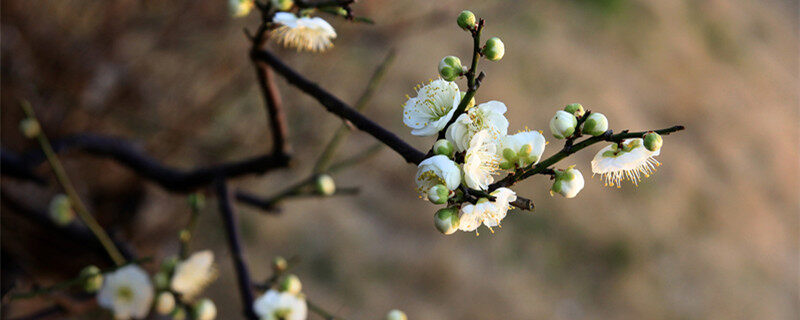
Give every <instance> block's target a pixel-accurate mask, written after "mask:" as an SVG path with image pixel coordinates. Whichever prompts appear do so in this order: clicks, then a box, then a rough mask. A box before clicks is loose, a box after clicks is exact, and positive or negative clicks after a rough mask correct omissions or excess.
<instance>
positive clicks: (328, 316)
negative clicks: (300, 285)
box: [306, 298, 344, 320]
mask: <svg viewBox="0 0 800 320" xmlns="http://www.w3.org/2000/svg"><path fill="white" fill-rule="evenodd" d="M306 304H307V305H308V310H311V312H313V313H316V314H318V315H319V316H320V317H323V318H325V320H344V318H342V317H337V316H336V315H334V314H333V313H331V312H328V311H327V310H325V309H323V308H322V307H320V306H319V305H317V304H316V303H314V302H311V300H308V298H306Z"/></svg>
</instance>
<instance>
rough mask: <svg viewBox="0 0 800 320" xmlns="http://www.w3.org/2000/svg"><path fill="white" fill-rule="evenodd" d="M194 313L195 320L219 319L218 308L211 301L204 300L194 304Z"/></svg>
mask: <svg viewBox="0 0 800 320" xmlns="http://www.w3.org/2000/svg"><path fill="white" fill-rule="evenodd" d="M192 313H193V314H194V319H195V320H214V318H216V317H217V306H216V305H214V302H213V301H211V299H208V298H203V299H200V300H199V301H197V302H196V303H195V304H194V308H192Z"/></svg>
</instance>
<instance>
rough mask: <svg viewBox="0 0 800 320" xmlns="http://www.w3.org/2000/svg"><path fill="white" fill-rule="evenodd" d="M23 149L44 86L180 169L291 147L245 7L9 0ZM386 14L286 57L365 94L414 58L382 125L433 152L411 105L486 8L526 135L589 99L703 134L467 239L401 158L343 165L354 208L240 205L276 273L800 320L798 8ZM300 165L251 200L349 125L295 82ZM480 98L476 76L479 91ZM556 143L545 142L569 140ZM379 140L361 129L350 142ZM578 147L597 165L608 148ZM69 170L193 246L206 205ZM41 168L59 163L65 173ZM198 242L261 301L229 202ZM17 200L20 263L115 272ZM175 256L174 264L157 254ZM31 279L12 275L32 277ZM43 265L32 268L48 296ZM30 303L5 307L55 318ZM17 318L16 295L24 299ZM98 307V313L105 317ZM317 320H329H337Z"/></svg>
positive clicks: (129, 226)
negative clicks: (608, 182)
mask: <svg viewBox="0 0 800 320" xmlns="http://www.w3.org/2000/svg"><path fill="white" fill-rule="evenodd" d="M1 7H2V8H1V9H2V110H1V111H2V115H1V116H2V145H3V147H5V148H8V149H10V150H15V151H24V150H30V149H32V148H34V147H35V145H33V144H32V143H31V142H30V141H26V140H24V139H23V138H22V137H21V135H20V134H19V131H18V129H17V124H18V122H19V120H20V117H21V111H20V109H19V108H18V106H17V105H16V100H17V99H19V98H25V99H28V100H30V101H31V102H32V103H33V104H34V106H35V108H36V110H37V112H38V113H39V116H40V117H41V120H42V123H43V127H44V129H45V131H46V132H47V133H48V134H49V135H50V136H51V137H53V138H57V137H61V136H65V135H68V134H72V133H77V132H84V131H89V132H96V133H103V134H110V135H117V136H123V137H127V138H130V139H132V140H135V141H138V142H140V143H141V144H142V145H143V147H144V148H145V149H146V150H147V151H148V152H149V153H150V154H151V155H153V156H154V157H155V158H157V159H160V160H162V161H164V162H166V163H168V164H171V165H175V166H179V167H183V168H190V167H194V166H198V165H207V164H212V163H218V162H221V161H225V160H231V159H239V158H243V157H246V156H251V155H256V154H258V153H260V152H262V150H268V149H267V148H268V147H269V141H270V140H269V136H268V135H269V133H268V130H267V128H266V117H265V114H264V112H265V111H264V109H263V107H262V103H261V100H260V95H259V91H258V88H257V87H256V82H255V76H254V72H253V70H252V67H251V65H250V62H249V60H248V58H247V50H248V45H249V44H248V41H247V40H246V38H245V37H244V36H243V32H242V29H243V28H244V27H248V28H251V29H253V28H255V27H256V26H257V22H258V21H257V20H258V18H257V17H256V15H255V14H253V15H251V16H249V17H248V18H245V19H231V18H230V17H229V16H228V13H227V1H223V0H215V1H197V0H181V1H132V0H128V1H86V0H48V1H24V0H6V1H2V5H1ZM354 9H355V13H356V14H357V15H361V16H367V17H370V18H373V19H374V20H375V21H376V22H377V23H376V24H375V25H373V26H370V25H365V24H352V23H347V22H345V21H343V20H341V19H338V20H336V19H331V18H330V17H327V18H328V20H329V21H332V25H333V26H334V27H335V28H336V30H337V32H338V34H339V37H338V39H336V42H335V44H336V46H335V48H334V49H333V50H331V51H330V52H327V53H325V54H308V53H300V54H298V53H295V52H293V51H291V50H284V49H278V48H275V46H274V45H272V46H271V47H272V48H273V49H274V50H275V51H276V52H277V53H278V54H279V55H280V56H281V57H282V58H284V59H285V61H287V63H289V64H290V65H291V66H293V67H295V68H296V69H298V70H300V71H301V72H303V73H304V74H306V75H307V76H308V77H310V78H312V79H314V80H315V81H316V82H318V83H319V84H321V85H322V86H323V87H326V88H327V89H329V90H330V91H331V92H333V93H335V94H337V95H338V96H340V97H341V98H343V100H345V101H349V102H354V101H355V99H357V97H358V95H359V94H360V92H361V91H362V90H363V87H364V86H365V84H366V82H367V80H368V78H369V76H370V74H371V72H372V70H373V69H374V67H375V66H376V65H377V64H379V63H380V61H381V60H382V59H383V57H384V56H385V55H386V53H387V52H388V51H389V50H390V49H391V48H395V49H396V50H397V59H396V62H395V64H394V65H393V66H392V68H391V69H390V70H389V73H388V75H387V77H386V79H385V81H384V83H383V84H382V86H381V89H380V90H379V91H378V93H377V95H376V97H375V98H374V99H373V102H372V103H371V104H370V105H369V106H368V107H367V108H368V109H367V110H366V111H365V113H366V114H367V115H368V116H369V117H372V118H373V119H375V120H376V121H378V122H379V123H381V124H383V125H385V126H386V127H387V128H389V129H391V130H393V131H395V132H397V133H398V134H399V135H400V136H401V137H403V138H406V139H407V140H408V141H409V142H410V143H412V144H413V145H415V146H417V147H418V148H420V149H422V148H427V147H428V146H429V143H430V142H431V141H429V140H430V139H421V138H418V137H414V136H412V135H410V134H409V130H408V129H407V128H405V127H403V125H402V122H401V119H400V118H401V116H400V112H401V111H400V110H401V108H400V105H401V104H402V103H403V101H404V95H405V94H411V93H412V92H413V91H412V88H413V86H414V85H416V84H418V83H421V82H423V81H426V80H427V79H430V78H433V77H435V76H436V65H437V63H438V61H439V59H441V57H443V56H445V55H448V54H455V55H460V56H461V57H462V60H464V61H466V60H468V57H466V55H467V53H468V52H469V50H470V47H471V41H470V40H469V38H468V36H467V34H466V33H464V32H462V31H460V30H459V29H458V27H457V26H456V24H455V17H456V15H457V14H458V12H460V11H461V10H463V9H471V10H472V11H474V12H475V13H476V14H477V15H478V16H480V17H483V18H485V19H486V21H487V26H486V28H485V31H484V34H485V35H486V36H487V37H488V36H499V37H501V38H502V39H503V41H504V42H505V45H506V55H505V57H504V58H503V60H502V61H500V62H496V63H492V62H486V63H483V64H482V67H483V70H484V71H485V72H486V74H487V77H486V80H485V81H484V83H483V85H482V87H481V90H480V91H479V92H478V97H477V98H478V101H479V102H482V101H487V100H495V99H496V100H501V101H503V102H505V103H506V104H507V105H508V107H509V112H508V117H509V119H510V121H511V127H510V131H512V132H515V131H517V130H519V129H523V128H524V127H526V126H527V127H530V128H533V129H542V130H545V131H547V124H548V121H549V119H550V117H551V116H552V115H553V113H554V112H555V110H556V108H557V107H558V106H561V105H564V104H566V103H572V102H580V103H583V104H584V106H587V107H588V108H589V109H591V110H593V111H597V112H602V113H604V114H605V115H606V116H607V117H608V118H609V121H610V125H611V128H613V129H615V130H621V129H626V128H627V129H633V130H642V129H651V128H662V127H667V126H671V125H674V124H683V125H685V126H686V127H687V130H686V131H684V132H681V133H679V134H676V135H671V136H669V137H666V138H665V145H664V148H663V150H662V155H661V156H660V157H659V158H658V160H659V161H661V162H662V163H663V164H664V165H663V166H661V167H660V170H659V171H658V172H657V173H656V174H655V175H653V176H651V177H650V178H649V179H646V180H645V181H644V182H643V183H641V184H640V186H639V187H638V188H635V187H632V186H631V185H630V184H628V183H626V184H625V186H624V187H623V188H622V189H615V188H607V187H603V184H602V183H601V181H600V180H599V179H598V178H597V177H595V178H592V179H587V184H586V187H585V189H584V190H583V191H582V192H581V194H580V195H579V196H578V197H577V198H575V199H563V198H561V197H550V196H549V195H548V192H547V190H548V188H549V181H547V180H546V179H545V178H543V177H534V178H532V179H529V180H527V181H525V182H523V183H521V184H519V185H518V187H517V188H516V190H517V192H518V193H520V194H521V195H525V196H529V197H530V198H532V199H533V200H534V201H535V202H536V205H537V209H536V212H534V213H527V212H513V213H511V214H510V215H509V217H508V218H506V220H505V221H504V222H505V223H504V227H503V229H502V230H500V231H499V232H496V233H494V234H490V233H489V232H482V233H481V236H480V237H475V235H474V234H470V233H458V234H455V235H452V236H448V237H445V236H442V235H440V234H439V233H438V232H436V230H435V229H434V228H433V226H432V221H431V220H432V219H431V216H432V214H433V212H434V210H435V208H434V206H432V205H430V204H429V203H427V202H424V201H418V200H417V196H416V194H415V193H414V181H413V176H414V173H415V168H414V167H412V166H409V165H407V164H406V163H404V161H403V160H402V159H401V158H400V157H399V156H398V155H397V154H395V153H393V152H392V151H390V150H388V149H387V150H383V151H382V152H381V153H380V154H379V155H378V156H377V157H376V158H374V159H372V160H370V161H368V162H366V163H364V164H363V165H361V166H359V167H357V168H353V169H350V170H347V171H344V172H341V173H339V174H337V175H336V176H335V178H336V179H337V183H338V185H339V186H361V187H362V192H361V194H359V195H357V196H352V197H333V198H327V199H312V200H303V201H292V202H288V203H286V204H285V205H284V207H283V209H284V210H283V214H282V215H280V216H267V215H263V214H260V213H259V211H256V210H251V209H248V208H245V207H243V206H239V209H240V211H241V213H242V214H241V219H242V220H243V221H242V222H243V223H242V228H243V232H244V236H245V238H246V251H247V256H248V260H249V262H250V264H251V266H252V268H253V270H252V271H253V273H254V276H255V277H256V279H263V278H266V277H267V276H268V275H269V267H268V262H269V260H270V259H271V258H272V257H273V256H275V255H283V256H287V257H289V256H295V255H296V256H298V257H299V258H300V259H301V260H302V262H301V263H300V264H298V265H297V268H296V269H294V272H295V273H297V274H298V275H299V276H300V278H301V279H302V280H303V284H304V286H303V288H304V291H305V292H306V294H307V295H308V297H309V298H310V299H312V300H314V301H315V302H317V303H318V304H320V305H322V306H325V307H327V308H328V309H329V310H331V311H333V312H335V313H337V314H339V315H341V316H343V317H345V318H347V319H378V318H381V317H383V315H384V314H385V312H386V311H387V310H389V309H391V308H399V309H402V310H405V311H406V312H407V313H408V314H409V316H410V318H411V319H539V318H552V319H608V318H612V319H643V318H644V319H796V318H797V316H798V314H799V313H800V307H799V306H798V299H799V298H798V275H799V272H800V270H799V269H798V259H799V258H800V257H799V255H798V228H800V225H799V223H798V205H799V203H798V178H800V176H799V172H798V163H799V161H798V146H800V141H798V136H799V134H798V128H797V126H798V123H800V117H799V116H798V18H797V14H798V2H797V1H790V0H767V1H746V0H728V1H724V0H708V1H691V0H682V1H674V0H668V1H664V0H572V1H543V0H540V1H424V0H417V1H385V0H363V1H360V2H359V3H358V4H356V5H355V6H354ZM278 82H279V85H280V88H281V90H282V94H283V98H284V100H285V102H286V106H287V112H288V116H289V122H290V136H291V137H290V138H291V142H292V143H293V147H294V154H295V159H296V165H295V166H294V167H293V168H291V169H289V170H285V171H279V172H272V173H269V174H267V175H265V176H262V177H249V178H243V179H239V180H236V181H235V182H234V183H233V186H234V187H235V188H239V189H244V190H250V191H252V192H254V193H256V194H259V195H265V196H266V195H270V194H272V193H273V192H275V191H277V190H279V189H280V188H281V186H282V185H285V184H286V183H287V182H291V181H295V180H298V179H301V178H302V177H304V176H305V175H306V174H307V173H308V172H309V170H310V167H311V165H313V161H314V159H315V158H316V156H317V154H318V153H319V152H320V151H321V148H322V147H323V146H324V144H325V143H326V141H327V139H328V137H329V136H330V134H331V133H332V132H333V131H334V130H335V128H336V127H337V126H338V125H339V124H340V123H341V121H339V120H338V119H337V118H335V117H334V116H332V115H331V114H328V113H327V112H325V111H324V109H323V108H321V107H320V105H319V104H318V103H317V102H316V101H314V100H312V99H310V98H308V97H306V96H304V95H303V94H302V93H301V92H300V91H298V90H296V89H294V88H293V87H290V86H288V85H287V84H286V83H285V82H284V81H283V79H279V80H278ZM461 85H462V86H463V84H461ZM548 140H549V141H550V142H551V144H550V146H549V148H548V149H547V150H546V151H545V155H549V154H551V153H553V152H554V151H555V150H556V149H557V148H558V147H559V142H558V141H555V139H553V138H548ZM373 141H374V140H373V139H372V138H371V137H370V136H368V135H366V134H363V133H357V134H354V135H353V136H352V137H351V138H350V139H349V140H348V141H347V142H346V144H345V145H344V146H343V148H342V149H341V150H342V151H341V152H340V155H346V154H349V153H353V152H356V151H358V150H362V149H363V148H365V147H367V146H369V145H371V144H372V143H373ZM599 148H600V146H595V147H592V148H589V150H587V151H584V152H582V153H579V154H578V155H576V156H574V157H572V158H570V159H568V160H566V161H565V162H563V163H562V164H563V165H564V166H566V165H572V164H576V165H577V168H578V169H580V170H582V171H583V172H584V174H585V176H586V177H587V178H588V177H589V175H588V174H586V173H587V172H589V171H590V170H591V169H590V166H589V161H590V160H591V158H592V156H593V155H594V152H595V151H597V150H598V149H599ZM63 159H64V162H65V164H66V167H67V170H68V171H69V172H70V174H71V176H72V177H73V179H74V180H76V184H77V186H78V189H79V191H80V192H81V195H82V196H83V197H84V199H87V200H88V202H89V206H90V207H91V210H92V211H93V212H94V213H95V214H97V215H98V216H99V219H100V220H101V222H102V223H103V224H104V225H105V226H106V227H107V228H108V229H110V230H113V231H114V232H115V233H117V234H119V235H120V237H122V238H124V239H128V240H130V241H131V243H132V244H133V246H134V247H135V248H136V250H137V252H138V253H139V254H140V255H142V256H154V257H156V259H157V260H159V259H160V258H161V257H164V256H166V255H169V254H174V253H176V251H177V241H176V237H175V235H176V233H177V231H178V230H179V229H180V228H182V227H183V226H184V225H185V221H186V220H187V218H188V209H187V207H186V204H185V198H184V196H182V195H175V194H170V193H167V192H165V191H164V190H162V189H160V188H159V187H157V186H155V185H153V184H151V183H148V182H143V181H142V180H140V179H138V178H136V177H135V176H133V175H132V174H131V173H130V172H129V171H127V170H126V169H124V168H121V167H120V166H118V165H116V164H115V163H113V162H110V161H105V160H98V159H94V158H90V157H87V156H85V155H81V154H79V153H74V152H73V153H67V154H65V155H64V156H63ZM37 170H38V171H37V172H39V173H41V174H43V175H46V176H48V177H52V175H51V173H50V171H49V168H47V167H46V166H42V167H40V168H38V169H37ZM50 182H51V183H50V187H44V188H43V187H39V186H35V185H33V184H30V183H27V182H20V181H19V180H15V179H11V178H7V177H5V176H4V177H3V181H2V188H3V189H4V192H7V193H8V194H10V195H13V196H14V198H15V199H18V200H19V201H20V202H23V203H25V204H26V205H28V206H31V207H33V208H37V209H40V210H43V209H45V208H46V206H47V202H48V201H49V199H50V197H51V196H52V195H53V194H55V193H56V192H58V190H59V188H57V187H56V184H55V180H53V179H52V178H51V181H50ZM209 202H210V203H209V206H208V207H207V209H206V210H205V211H204V212H203V214H202V216H201V218H200V220H199V228H200V229H201V232H200V236H199V238H197V239H196V240H195V241H194V242H193V245H194V248H198V249H200V248H210V249H212V250H214V252H215V253H216V256H217V259H218V264H219V267H220V275H221V276H220V278H219V279H218V280H217V281H216V282H215V283H214V284H213V285H212V286H211V288H210V290H208V291H207V295H208V296H209V297H211V298H213V299H214V300H215V301H216V302H217V305H218V308H219V311H220V314H221V317H220V318H221V319H238V318H239V317H240V315H241V312H240V310H241V307H240V305H239V300H238V295H237V294H236V291H235V278H234V276H233V273H232V272H233V271H232V268H231V263H230V256H229V253H228V250H227V248H226V247H225V245H224V235H223V234H222V227H221V222H220V219H219V216H218V213H217V212H216V210H215V201H214V200H213V199H211V200H210V201H209ZM18 215H19V212H15V211H14V210H12V209H9V208H8V206H7V203H5V204H4V206H3V212H2V249H3V253H4V254H3V259H4V263H6V265H5V266H4V268H6V267H8V261H13V262H14V263H15V264H17V265H19V267H20V268H21V269H22V270H24V272H25V273H27V274H29V275H32V276H33V279H36V281H38V282H40V283H43V284H47V283H52V282H55V281H58V280H62V279H66V278H68V277H71V276H73V275H74V274H76V273H77V272H78V271H79V270H80V268H81V267H82V266H84V265H86V264H88V263H92V262H94V263H101V262H102V260H101V259H100V258H99V257H97V256H92V255H89V254H87V253H86V252H85V250H83V249H85V248H82V247H80V246H78V245H76V244H75V243H70V242H68V241H64V240H61V239H59V238H58V237H55V236H54V233H51V232H47V231H42V230H39V229H37V227H36V226H35V225H33V224H31V223H29V222H27V221H26V220H24V219H21V218H20V217H19V216H18ZM150 267H155V265H150ZM8 280H9V279H4V281H8ZM29 280H30V277H28V276H25V277H21V278H20V280H18V281H20V283H22V284H25V283H26V281H29ZM48 303H49V302H48V301H47V300H45V299H40V300H33V301H29V302H25V303H20V304H17V305H16V309H12V310H5V311H4V313H5V314H4V316H9V315H14V314H18V313H16V312H19V313H24V312H23V311H26V310H31V309H32V308H34V307H35V306H46V305H48ZM12 306H15V305H12ZM86 317H92V316H86ZM311 319H317V318H315V316H312V317H311Z"/></svg>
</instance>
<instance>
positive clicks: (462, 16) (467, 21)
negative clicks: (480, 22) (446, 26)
mask: <svg viewBox="0 0 800 320" xmlns="http://www.w3.org/2000/svg"><path fill="white" fill-rule="evenodd" d="M456 21H457V22H458V26H459V27H461V29H467V30H469V29H472V28H475V22H476V21H477V19H476V18H475V14H474V13H472V11H469V10H464V11H461V13H459V14H458V19H456Z"/></svg>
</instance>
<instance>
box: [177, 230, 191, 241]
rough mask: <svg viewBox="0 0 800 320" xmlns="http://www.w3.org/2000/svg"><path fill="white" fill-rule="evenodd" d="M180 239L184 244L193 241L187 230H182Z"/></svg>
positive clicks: (179, 233) (179, 235)
mask: <svg viewBox="0 0 800 320" xmlns="http://www.w3.org/2000/svg"><path fill="white" fill-rule="evenodd" d="M178 238H179V239H181V241H183V242H189V240H191V239H192V233H191V232H189V230H187V229H182V230H181V231H180V232H178Z"/></svg>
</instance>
